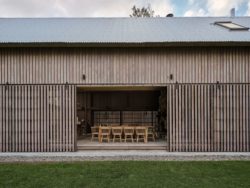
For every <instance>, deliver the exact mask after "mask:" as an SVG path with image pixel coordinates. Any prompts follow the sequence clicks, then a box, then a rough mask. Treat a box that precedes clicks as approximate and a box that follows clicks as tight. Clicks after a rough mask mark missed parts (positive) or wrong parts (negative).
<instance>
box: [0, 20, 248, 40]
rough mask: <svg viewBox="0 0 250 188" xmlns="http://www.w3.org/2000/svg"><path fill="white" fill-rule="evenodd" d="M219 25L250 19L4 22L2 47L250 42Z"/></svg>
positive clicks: (0, 23) (0, 27) (0, 28)
mask: <svg viewBox="0 0 250 188" xmlns="http://www.w3.org/2000/svg"><path fill="white" fill-rule="evenodd" d="M218 21H232V22H234V23H237V24H240V25H242V26H245V27H250V17H234V18H231V17H173V18H171V17H170V18H169V17H166V18H1V19H0V43H2V44H3V43H23V44H24V43H89V44H94V43H121V44H123V43H182V42H216V43H220V42H247V43H248V42H250V31H230V30H228V29H226V28H223V27H220V26H218V25H214V22H218Z"/></svg>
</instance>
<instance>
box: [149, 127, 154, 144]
mask: <svg viewBox="0 0 250 188" xmlns="http://www.w3.org/2000/svg"><path fill="white" fill-rule="evenodd" d="M148 139H152V140H153V141H154V142H155V130H154V127H152V126H148Z"/></svg>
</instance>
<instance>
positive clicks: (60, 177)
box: [0, 161, 250, 188]
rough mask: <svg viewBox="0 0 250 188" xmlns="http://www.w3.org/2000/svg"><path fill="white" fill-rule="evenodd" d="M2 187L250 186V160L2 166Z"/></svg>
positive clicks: (0, 165) (154, 187)
mask: <svg viewBox="0 0 250 188" xmlns="http://www.w3.org/2000/svg"><path fill="white" fill-rule="evenodd" d="M0 187H25V188H28V187H36V188H38V187H88V188H91V187H102V188H105V187H111V188H112V187H115V188H122V187H129V188H132V187H143V188H147V187H153V188H157V187H199V188H201V187H213V188H216V187H219V188H223V187H226V188H229V187H250V161H218V162H212V161H211V162H198V161H197V162H173V161H172V162H171V161H169V162H167V161H166V162H164V161H115V162H112V161H105V162H77V163H43V164H42V163H34V164H32V163H20V164H19V163H18V164H0Z"/></svg>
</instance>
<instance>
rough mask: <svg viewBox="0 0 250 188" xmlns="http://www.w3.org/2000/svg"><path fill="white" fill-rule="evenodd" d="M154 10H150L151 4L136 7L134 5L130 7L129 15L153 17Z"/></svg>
mask: <svg viewBox="0 0 250 188" xmlns="http://www.w3.org/2000/svg"><path fill="white" fill-rule="evenodd" d="M154 14H155V12H154V11H153V10H152V8H151V5H150V4H149V5H148V6H147V7H142V8H137V7H136V6H135V5H134V6H133V7H132V14H130V17H154Z"/></svg>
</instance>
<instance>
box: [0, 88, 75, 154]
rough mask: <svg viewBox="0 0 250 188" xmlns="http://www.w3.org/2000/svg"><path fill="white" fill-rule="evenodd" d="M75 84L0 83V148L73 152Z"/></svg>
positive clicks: (25, 150)
mask: <svg viewBox="0 0 250 188" xmlns="http://www.w3.org/2000/svg"><path fill="white" fill-rule="evenodd" d="M75 93H76V89H75V86H71V85H1V86H0V151H2V152H59V151H75V121H76V120H75V117H76V116H75Z"/></svg>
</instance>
